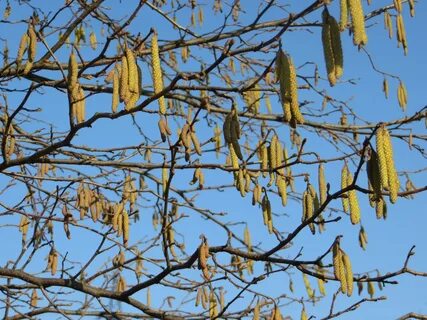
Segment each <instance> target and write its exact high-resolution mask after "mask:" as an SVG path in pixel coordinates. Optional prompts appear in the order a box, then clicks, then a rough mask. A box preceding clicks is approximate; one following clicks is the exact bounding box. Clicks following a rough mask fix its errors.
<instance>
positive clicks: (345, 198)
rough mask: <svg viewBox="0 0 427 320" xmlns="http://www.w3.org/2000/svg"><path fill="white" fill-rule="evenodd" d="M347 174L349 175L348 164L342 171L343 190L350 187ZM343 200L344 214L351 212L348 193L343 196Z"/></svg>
mask: <svg viewBox="0 0 427 320" xmlns="http://www.w3.org/2000/svg"><path fill="white" fill-rule="evenodd" d="M347 174H348V168H347V164H344V167H343V168H342V170H341V189H344V188H347V186H348V179H347ZM341 200H342V207H343V210H344V212H349V211H350V203H349V199H348V192H344V193H343V194H342V195H341Z"/></svg>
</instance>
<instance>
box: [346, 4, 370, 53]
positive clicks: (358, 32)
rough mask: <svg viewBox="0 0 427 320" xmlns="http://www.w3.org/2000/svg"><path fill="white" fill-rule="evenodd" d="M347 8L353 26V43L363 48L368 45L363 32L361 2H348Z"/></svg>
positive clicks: (363, 16) (363, 20)
mask: <svg viewBox="0 0 427 320" xmlns="http://www.w3.org/2000/svg"><path fill="white" fill-rule="evenodd" d="M348 7H349V11H350V16H351V22H352V26H353V43H354V45H356V46H359V47H361V46H364V45H366V44H367V43H368V36H367V35H366V30H365V15H364V13H363V6H362V0H348Z"/></svg>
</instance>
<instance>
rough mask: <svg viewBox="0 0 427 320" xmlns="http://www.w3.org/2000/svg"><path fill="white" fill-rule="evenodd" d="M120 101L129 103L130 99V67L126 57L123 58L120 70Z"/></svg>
mask: <svg viewBox="0 0 427 320" xmlns="http://www.w3.org/2000/svg"><path fill="white" fill-rule="evenodd" d="M119 92H120V100H122V101H124V102H125V104H127V103H128V101H129V98H130V92H129V66H128V62H127V58H126V56H125V55H123V56H122V60H121V68H120V90H119Z"/></svg>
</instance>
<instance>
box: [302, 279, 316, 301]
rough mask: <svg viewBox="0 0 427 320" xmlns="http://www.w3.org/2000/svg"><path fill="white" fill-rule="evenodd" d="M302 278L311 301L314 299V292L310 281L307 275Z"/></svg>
mask: <svg viewBox="0 0 427 320" xmlns="http://www.w3.org/2000/svg"><path fill="white" fill-rule="evenodd" d="M302 278H303V281H304V286H305V291H306V292H307V295H308V297H309V298H310V299H312V298H313V297H314V290H313V289H312V288H311V285H310V281H309V280H308V277H307V275H306V274H305V273H303V274H302Z"/></svg>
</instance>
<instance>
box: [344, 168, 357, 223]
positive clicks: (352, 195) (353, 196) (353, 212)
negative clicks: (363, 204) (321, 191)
mask: <svg viewBox="0 0 427 320" xmlns="http://www.w3.org/2000/svg"><path fill="white" fill-rule="evenodd" d="M352 182H353V175H352V174H351V172H350V171H348V170H347V185H351V183H352ZM348 202H349V205H350V220H351V223H352V224H357V223H359V222H360V207H359V200H358V199H357V193H356V190H355V189H352V190H350V191H349V192H348Z"/></svg>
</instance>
